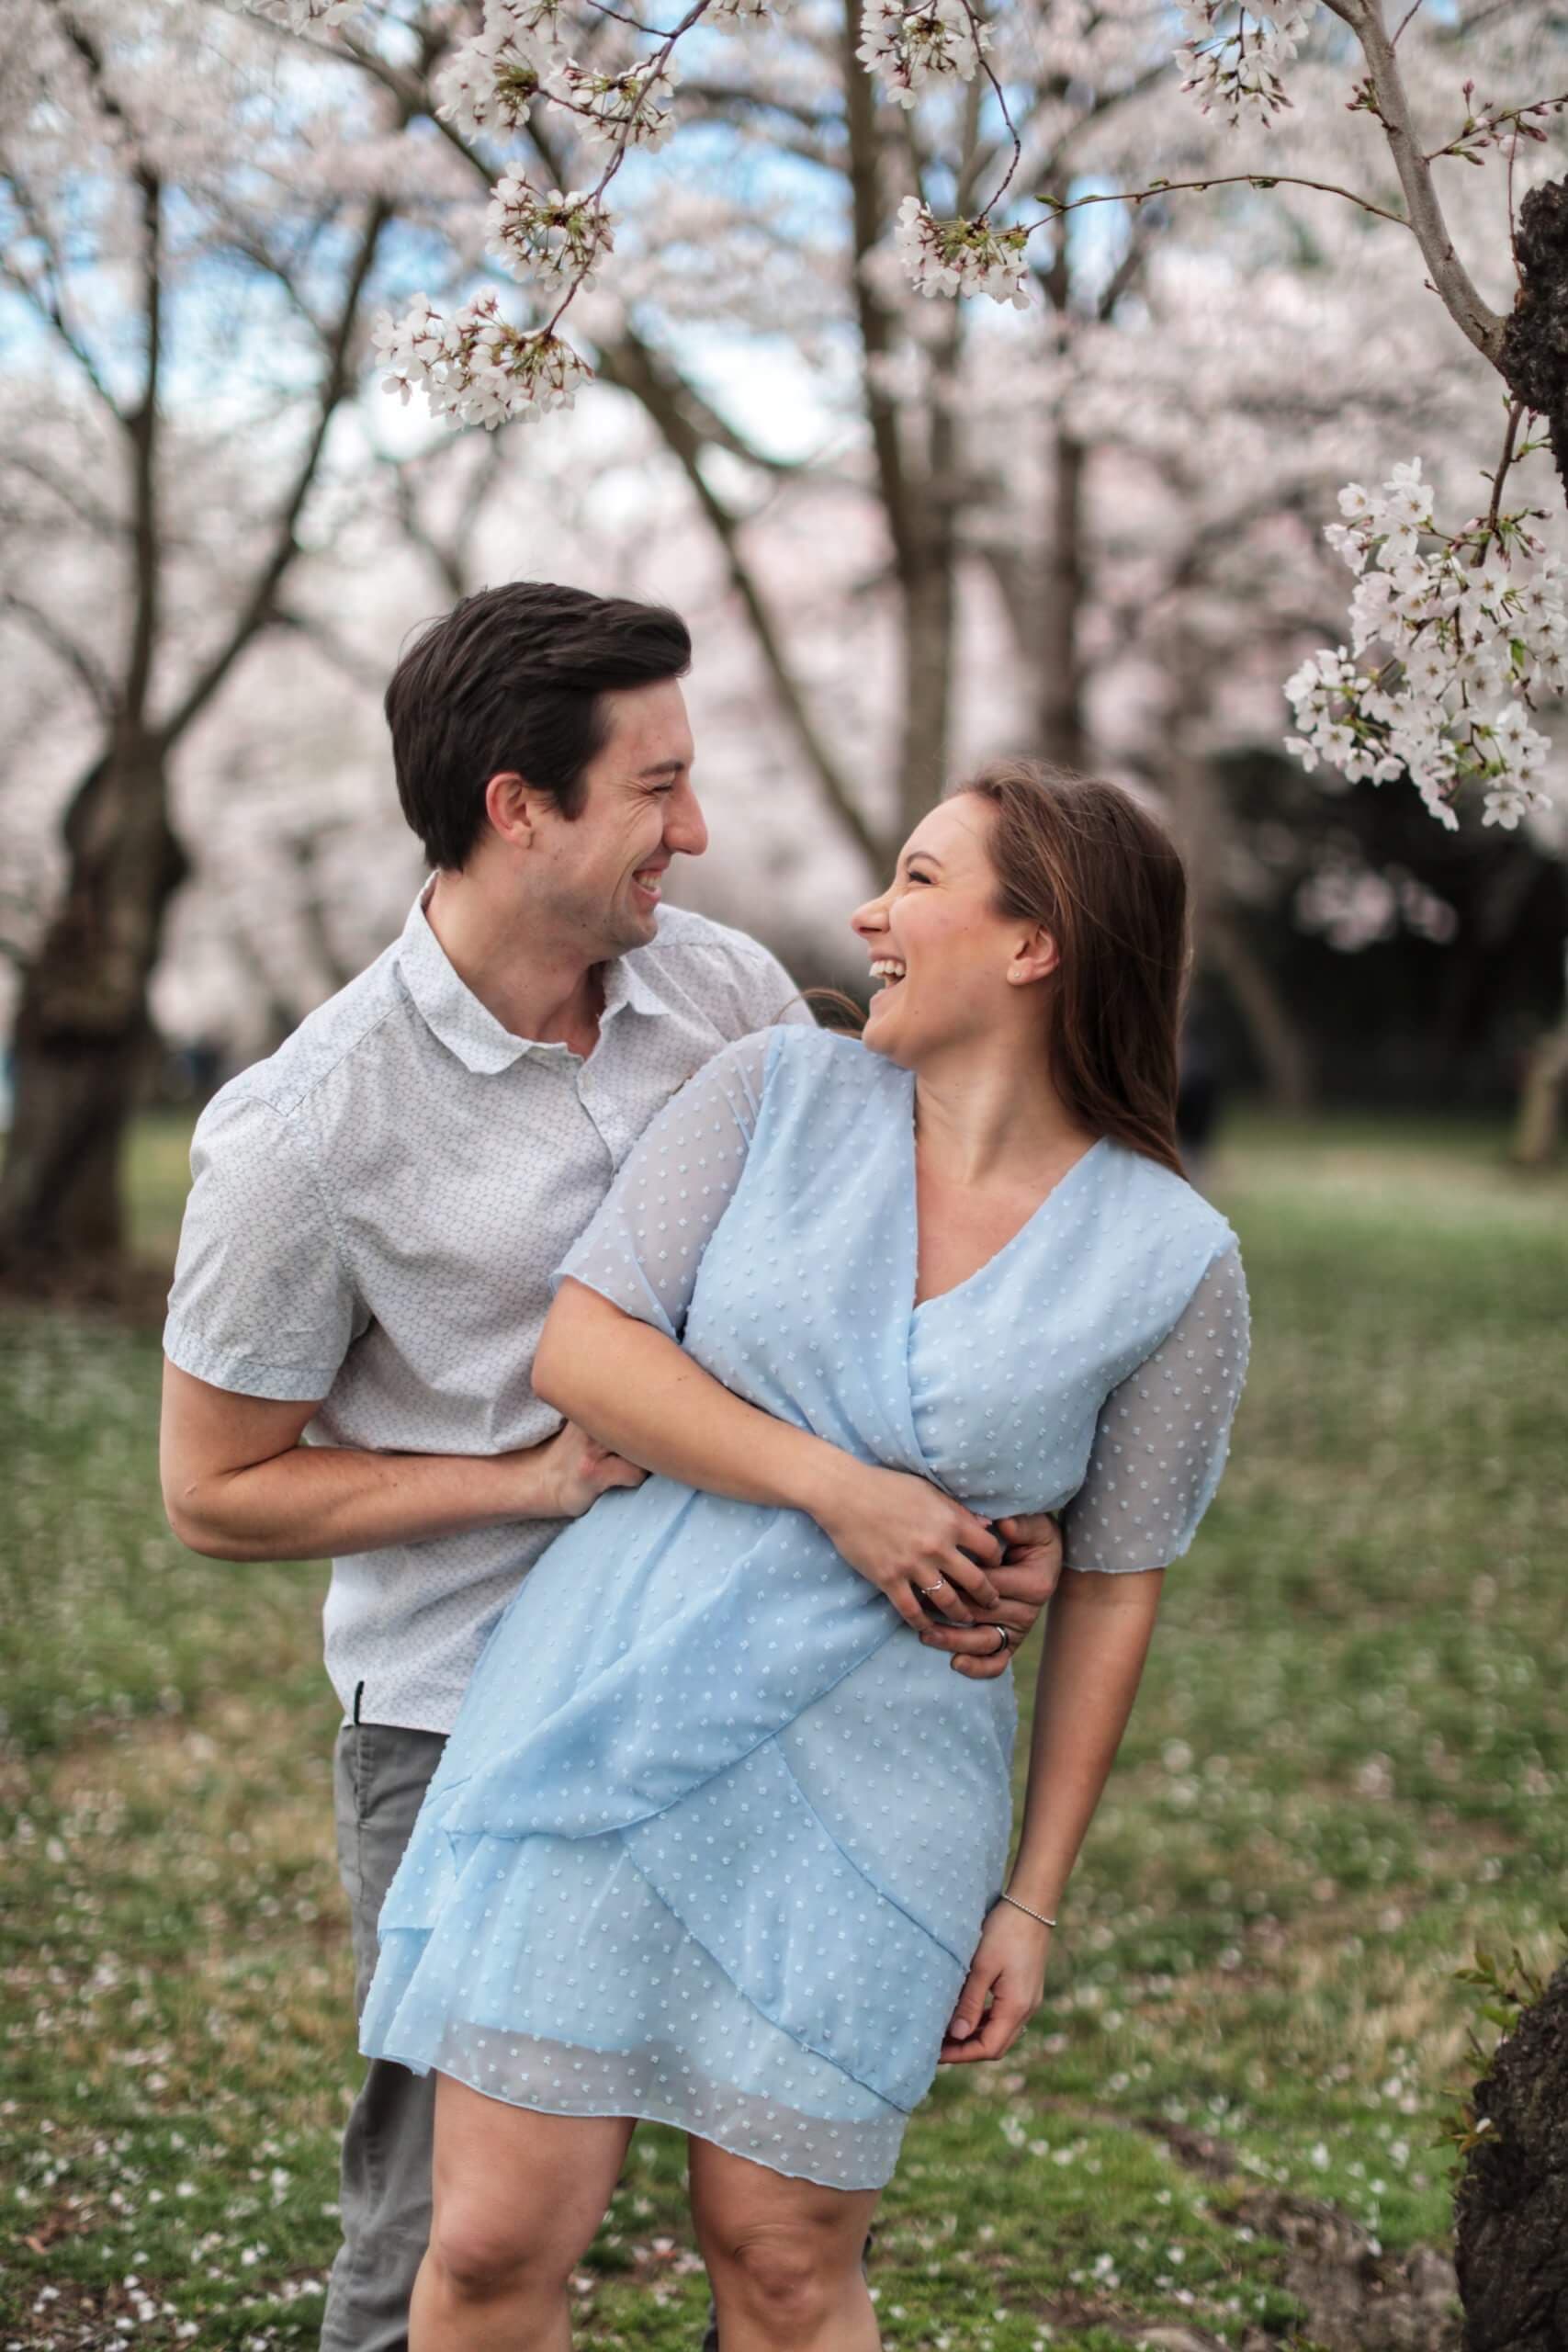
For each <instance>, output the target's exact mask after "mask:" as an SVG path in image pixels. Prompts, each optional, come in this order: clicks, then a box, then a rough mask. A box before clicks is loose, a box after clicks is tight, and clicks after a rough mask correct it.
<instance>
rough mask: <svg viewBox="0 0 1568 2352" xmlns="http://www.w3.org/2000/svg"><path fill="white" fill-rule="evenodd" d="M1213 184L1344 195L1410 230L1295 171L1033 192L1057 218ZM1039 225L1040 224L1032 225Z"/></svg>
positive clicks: (1389, 216) (1401, 220)
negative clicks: (1088, 192)
mask: <svg viewBox="0 0 1568 2352" xmlns="http://www.w3.org/2000/svg"><path fill="white" fill-rule="evenodd" d="M1212 187H1256V188H1264V189H1268V188H1273V187H1307V188H1314V189H1316V191H1317V192H1318V194H1319V195H1321V196H1338V197H1343V198H1344V199H1345V202H1346V203H1347V204H1353V205H1355V206H1356V207H1357V209H1359V211H1362V212H1370V213H1371V214H1372V215H1373V217H1374V218H1375V219H1377V220H1392V221H1393V225H1394V227H1395V228H1396V229H1409V228H1411V227H1412V226H1413V223H1412V222H1411V221H1409V220H1406V219H1405V217H1404V213H1402V212H1391V211H1389V209H1388V208H1387V206H1386V205H1382V204H1374V203H1373V202H1372V199H1371V197H1370V196H1360V195H1359V194H1358V193H1357V191H1356V190H1355V189H1354V188H1352V187H1338V186H1337V185H1336V183H1335V182H1334V181H1333V180H1310V179H1303V177H1302V176H1301V175H1299V174H1298V173H1295V172H1213V173H1210V174H1209V175H1207V177H1205V178H1203V179H1201V180H1151V181H1150V182H1149V184H1148V186H1147V187H1136V188H1108V189H1104V190H1102V191H1100V192H1099V193H1097V194H1095V195H1092V196H1075V197H1072V198H1061V197H1055V196H1052V195H1051V194H1050V192H1049V191H1048V190H1047V189H1043V188H1042V189H1039V190H1037V191H1036V195H1035V201H1036V203H1038V204H1043V205H1048V206H1049V208H1050V213H1051V218H1052V219H1053V220H1058V219H1060V218H1061V217H1062V215H1063V214H1065V213H1068V212H1080V211H1082V210H1083V209H1084V207H1085V206H1086V205H1089V204H1147V203H1148V202H1149V201H1150V199H1151V198H1154V197H1157V196H1176V195H1179V194H1181V193H1182V192H1183V191H1185V190H1188V189H1198V190H1200V191H1203V190H1207V189H1209V188H1212ZM1032 225H1033V226H1034V227H1035V228H1040V227H1042V226H1043V223H1042V222H1040V221H1035V222H1034V223H1033V224H1032Z"/></svg>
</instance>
